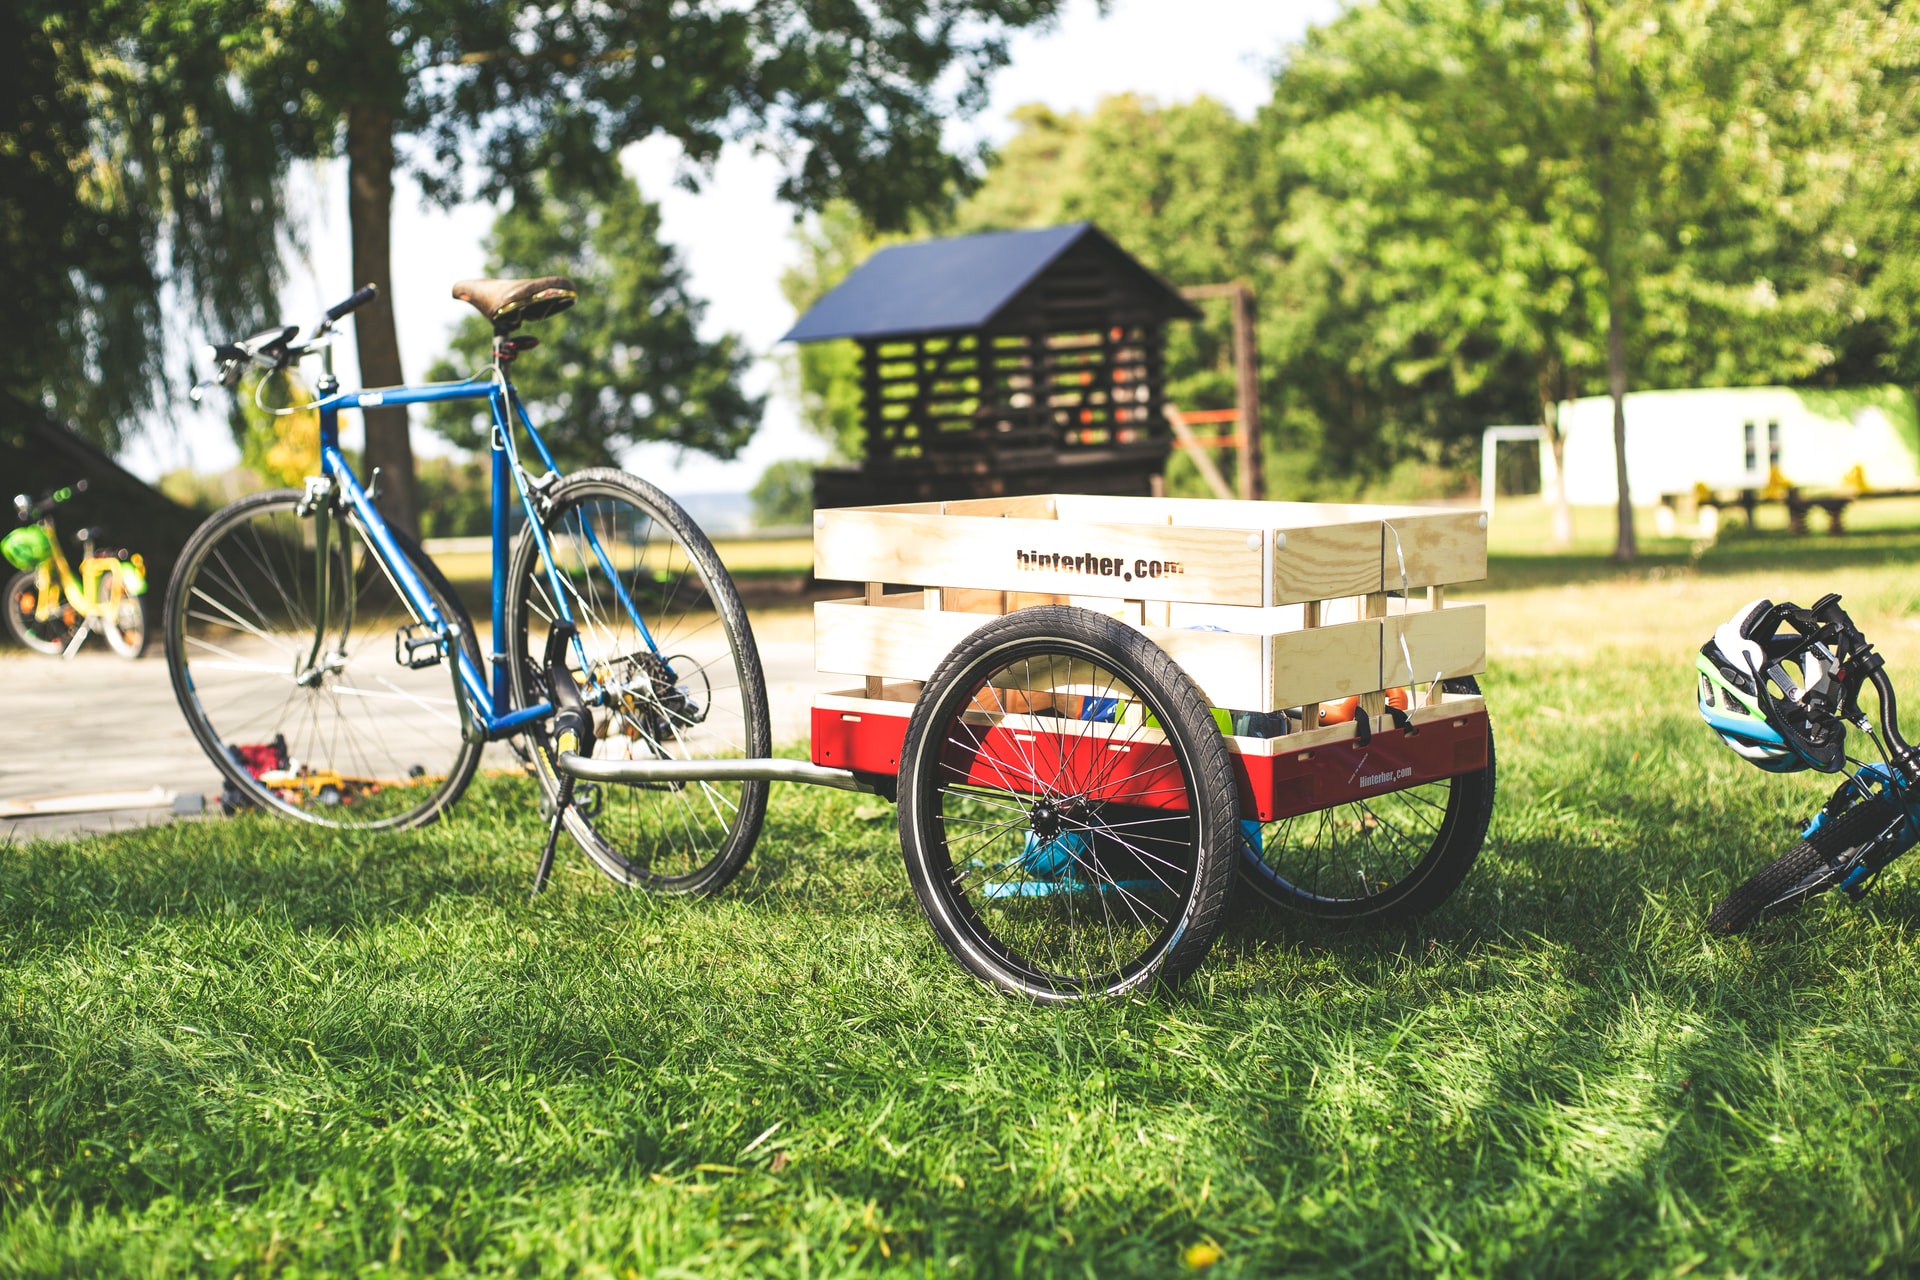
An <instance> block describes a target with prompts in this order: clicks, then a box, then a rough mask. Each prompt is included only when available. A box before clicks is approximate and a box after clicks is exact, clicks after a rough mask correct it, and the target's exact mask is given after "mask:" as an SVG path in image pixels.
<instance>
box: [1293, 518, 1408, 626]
mask: <svg viewBox="0 0 1920 1280" xmlns="http://www.w3.org/2000/svg"><path fill="white" fill-rule="evenodd" d="M1284 533H1285V535H1286V540H1287V542H1286V545H1285V546H1280V545H1279V538H1278V537H1277V536H1275V537H1274V543H1275V546H1274V552H1273V598H1272V600H1270V601H1269V602H1268V603H1270V604H1275V605H1283V604H1299V603H1302V602H1304V601H1307V600H1329V599H1332V598H1334V597H1335V596H1357V595H1365V594H1367V593H1368V592H1372V591H1378V590H1380V537H1381V533H1380V522H1379V521H1378V520H1368V521H1362V522H1360V523H1357V524H1340V525H1327V526H1324V527H1319V528H1313V527H1308V528H1294V529H1287V530H1284Z"/></svg>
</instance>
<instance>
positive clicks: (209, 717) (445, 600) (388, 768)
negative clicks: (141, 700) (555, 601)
mask: <svg viewBox="0 0 1920 1280" xmlns="http://www.w3.org/2000/svg"><path fill="white" fill-rule="evenodd" d="M300 498H301V495H300V493H299V491H297V490H292V489H283V490H276V491H273V492H270V493H261V494H255V495H253V496H252V497H248V498H243V499H241V500H240V501H239V502H236V503H234V504H233V505H232V506H230V507H227V508H225V509H223V510H221V511H218V512H216V513H215V514H214V515H213V516H212V517H211V518H210V519H208V521H207V522H206V523H205V524H203V525H201V526H200V528H199V530H198V531H197V532H196V533H195V534H194V535H193V537H192V538H191V539H190V540H189V541H188V542H187V545H186V548H185V550H183V551H182V552H181V554H180V563H179V567H178V568H176V569H175V571H174V575H173V582H172V584H171V586H170V587H169V588H168V590H167V603H166V652H167V671H168V674H169V675H170V676H171V677H172V680H173V691H174V696H175V698H176V699H178V701H179V703H180V710H181V711H182V712H184V713H185V715H186V717H187V723H188V724H189V725H190V726H191V727H192V729H193V734H194V737H195V738H197V739H198V740H199V742H200V745H201V747H202V748H203V749H204V750H205V751H206V753H207V755H208V757H209V758H211V759H212V761H213V762H214V764H215V765H216V766H217V767H218V768H219V770H220V772H221V775H222V776H223V777H225V778H226V780H227V781H228V783H230V784H231V786H232V788H233V789H235V790H236V791H237V792H238V794H239V795H240V796H241V797H243V799H244V801H245V802H246V803H249V804H252V805H257V806H259V807H261V808H264V809H267V810H269V811H270V812H273V813H277V814H280V815H282V816H285V817H290V818H297V819H300V820H301V821H304V822H312V823H317V824H319V825H322V826H328V827H355V828H376V829H391V828H397V827H411V826H417V825H419V824H420V823H423V822H427V821H430V820H432V819H433V818H435V817H437V816H439V814H440V813H441V812H442V811H443V810H444V809H445V808H446V807H447V805H449V804H450V803H452V801H453V800H454V799H455V798H456V797H458V796H459V794H460V793H461V792H462V791H463V790H465V788H466V785H467V783H468V782H469V781H471V780H472V778H473V773H474V770H475V769H476V768H477V767H478V766H479V763H480V752H481V749H482V744H480V743H476V742H468V741H466V739H465V737H464V736H463V735H462V733H461V725H460V707H459V702H458V699H457V695H456V694H455V691H454V687H453V680H454V662H455V656H454V655H453V654H451V653H447V654H442V655H439V659H440V660H439V661H437V662H435V663H434V664H433V665H431V666H424V667H414V666H409V665H408V664H407V663H406V662H403V661H401V660H400V659H401V653H400V651H399V650H398V646H397V644H396V639H397V637H398V636H399V634H400V633H401V632H402V631H403V629H405V628H409V627H412V626H414V625H415V624H417V623H418V622H420V619H419V618H418V617H417V616H416V615H415V612H414V610H413V608H412V606H411V605H410V604H409V603H408V601H407V598H406V596H405V595H404V594H402V593H401V592H400V591H399V590H398V589H397V588H396V587H395V586H394V582H393V578H392V576H391V574H390V572H389V570H388V568H387V566H386V565H385V564H383V563H382V562H381V560H380V559H379V557H378V556H377V555H376V554H375V552H374V548H373V546H372V544H371V543H370V541H369V540H368V537H367V533H366V530H365V529H364V528H362V527H361V525H360V523H359V521H358V519H357V518H356V517H353V516H351V515H343V514H341V513H329V514H328V517H327V519H326V521H325V522H324V530H323V527H322V522H321V521H320V520H319V519H318V518H317V517H316V515H315V514H314V513H312V512H308V513H302V512H301V511H300V509H299V504H300ZM323 532H324V542H323V541H322V537H323ZM395 538H396V541H398V542H399V544H400V548H401V551H402V552H403V553H404V554H405V555H406V556H407V558H408V561H409V563H410V564H411V565H412V566H413V569H414V570H415V572H416V573H417V574H418V575H419V576H420V578H421V580H422V581H423V582H424V583H425V585H426V587H427V590H428V592H429V594H430V595H431V596H432V597H433V602H434V605H435V607H436V608H438V609H439V610H440V613H441V615H442V616H443V617H445V618H446V619H447V620H448V621H449V622H452V623H455V624H457V625H458V626H459V628H460V639H461V643H462V644H463V646H464V647H465V648H466V651H467V653H468V656H469V657H471V658H472V659H473V660H474V661H475V662H476V663H477V662H478V661H479V660H480V650H479V645H478V643H477V641H476V639H475V637H474V634H473V624H472V623H471V622H469V621H468V619H467V616H466V613H465V611H464V610H463V609H462V608H461V606H460V602H459V601H458V599H456V598H455V596H454V593H453V590H452V588H451V587H449V586H448V585H447V583H446V580H445V579H444V578H442V577H441V576H440V574H439V572H438V571H437V570H435V569H434V567H433V565H432V563H431V562H429V561H428V560H427V559H426V558H425V557H424V556H422V555H421V554H420V553H419V551H418V550H417V548H415V547H414V546H413V544H412V543H411V542H410V541H408V540H406V539H405V538H404V536H403V535H399V534H396V535H395ZM426 656H427V655H426V654H425V652H424V651H415V653H414V657H415V659H416V660H421V659H423V658H425V657H426Z"/></svg>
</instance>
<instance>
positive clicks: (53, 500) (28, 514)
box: [13, 480, 87, 520]
mask: <svg viewBox="0 0 1920 1280" xmlns="http://www.w3.org/2000/svg"><path fill="white" fill-rule="evenodd" d="M86 491H87V482H86V481H85V480H75V481H74V482H73V483H72V484H70V485H67V486H66V487H64V488H60V489H55V490H54V491H53V492H52V493H49V494H48V495H47V496H46V497H44V498H42V499H40V501H38V502H28V501H27V495H26V494H24V493H23V494H21V495H20V496H19V497H17V498H15V499H14V500H13V505H14V509H15V510H16V511H17V512H19V514H20V518H21V519H22V520H36V519H38V518H39V517H41V516H43V515H45V514H47V512H49V511H51V510H53V509H54V508H55V507H57V506H59V505H60V504H61V503H63V502H65V501H66V500H67V499H69V498H71V497H73V495H74V494H76V493H85V492H86Z"/></svg>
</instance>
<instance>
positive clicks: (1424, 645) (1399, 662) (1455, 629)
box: [1380, 604, 1487, 689]
mask: <svg viewBox="0 0 1920 1280" xmlns="http://www.w3.org/2000/svg"><path fill="white" fill-rule="evenodd" d="M1384 624H1385V627H1386V630H1385V632H1384V635H1383V638H1382V640H1381V651H1380V686H1381V687H1382V688H1386V689H1392V688H1396V687H1398V686H1400V685H1406V684H1417V685H1420V686H1422V687H1423V688H1424V687H1425V685H1426V684H1427V682H1428V681H1430V680H1432V679H1433V678H1434V676H1435V675H1436V674H1437V675H1439V676H1440V677H1442V678H1443V679H1444V678H1447V677H1451V676H1470V675H1478V674H1479V673H1480V672H1482V671H1485V670H1486V669H1487V608H1486V606H1485V605H1479V604H1457V605H1450V606H1448V607H1447V608H1445V609H1442V610H1440V611H1439V612H1437V613H1406V614H1396V615H1395V616H1393V617H1391V618H1387V619H1385V620H1384ZM1402 635H1404V636H1405V637H1406V642H1407V643H1406V649H1405V650H1404V651H1403V650H1402V649H1401V647H1400V638H1401V636H1402ZM1409 656H1411V657H1412V659H1413V666H1412V667H1411V668H1409V667H1408V666H1407V658H1408V657H1409Z"/></svg>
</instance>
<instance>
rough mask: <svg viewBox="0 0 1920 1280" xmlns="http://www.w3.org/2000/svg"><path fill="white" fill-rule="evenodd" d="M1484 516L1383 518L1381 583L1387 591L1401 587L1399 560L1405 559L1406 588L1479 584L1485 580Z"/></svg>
mask: <svg viewBox="0 0 1920 1280" xmlns="http://www.w3.org/2000/svg"><path fill="white" fill-rule="evenodd" d="M1485 520H1486V516H1485V515H1484V514H1483V513H1481V512H1478V511H1428V512H1420V513H1416V514H1412V515H1390V516H1387V517H1385V518H1384V522H1383V524H1384V527H1383V532H1384V534H1385V538H1384V540H1383V542H1382V543H1381V547H1380V580H1381V582H1383V583H1384V584H1385V585H1386V586H1387V588H1388V589H1389V590H1393V591H1398V590H1399V589H1400V587H1401V585H1402V584H1401V580H1400V556H1398V555H1395V554H1394V541H1395V535H1396V534H1397V535H1398V536H1399V546H1400V553H1401V555H1404V556H1405V557H1406V566H1407V576H1406V583H1405V585H1406V586H1407V587H1408V588H1409V589H1411V588H1414V587H1427V586H1433V585H1435V584H1440V583H1448V582H1478V581H1480V579H1482V578H1484V577H1486V576H1487V531H1486V528H1485V525H1484V523H1483V522H1484V521H1485Z"/></svg>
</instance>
